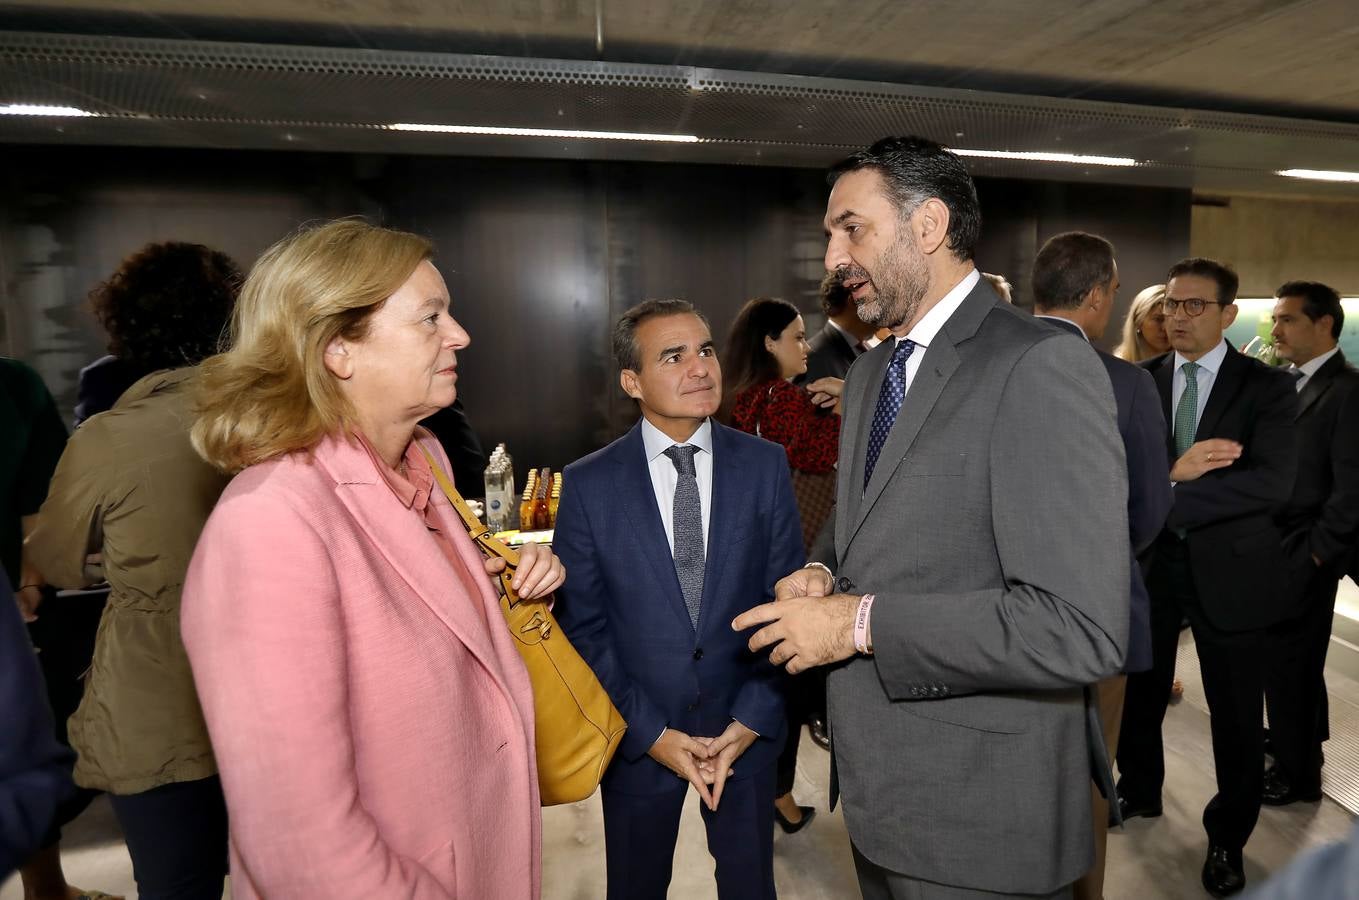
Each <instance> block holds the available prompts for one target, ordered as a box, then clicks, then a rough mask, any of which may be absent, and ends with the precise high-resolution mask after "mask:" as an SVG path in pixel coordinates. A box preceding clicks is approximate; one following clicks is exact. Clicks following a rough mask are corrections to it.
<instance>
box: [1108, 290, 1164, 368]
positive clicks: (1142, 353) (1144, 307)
mask: <svg viewBox="0 0 1359 900" xmlns="http://www.w3.org/2000/svg"><path fill="white" fill-rule="evenodd" d="M1165 298H1166V286H1165V285H1164V284H1153V285H1152V286H1151V287H1146V288H1143V289H1142V290H1140V291H1138V292H1137V296H1136V297H1134V298H1133V302H1132V306H1130V307H1128V318H1127V319H1126V320H1125V321H1124V322H1123V341H1122V343H1120V344H1119V345H1118V349H1117V350H1115V351H1114V355H1115V356H1117V357H1118V358H1119V359H1126V360H1127V361H1128V362H1141V361H1142V360H1144V359H1151V358H1152V357H1153V356H1156V355H1157V352H1156V351H1155V350H1153V349H1151V348H1150V347H1148V346H1147V342H1146V341H1145V340H1143V338H1142V323H1143V322H1145V321H1146V320H1147V316H1149V315H1151V314H1152V313H1153V312H1154V311H1155V310H1156V309H1157V308H1158V307H1159V306H1160V305H1161V302H1162V301H1163V300H1165Z"/></svg>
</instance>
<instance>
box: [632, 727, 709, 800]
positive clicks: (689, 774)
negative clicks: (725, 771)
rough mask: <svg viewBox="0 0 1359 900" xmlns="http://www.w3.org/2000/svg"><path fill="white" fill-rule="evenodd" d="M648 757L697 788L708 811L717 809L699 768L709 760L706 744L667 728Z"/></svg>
mask: <svg viewBox="0 0 1359 900" xmlns="http://www.w3.org/2000/svg"><path fill="white" fill-rule="evenodd" d="M647 755H648V756H650V757H651V758H652V759H654V760H656V762H658V763H660V764H661V765H663V766H665V767H666V768H667V769H669V770H670V771H672V772H674V773H675V774H676V775H678V776H679V777H680V778H683V779H684V780H685V781H688V782H689V783H690V784H692V785H693V786H694V787H695V788H697V789H698V796H699V797H700V798H701V799H702V800H703V802H704V804H706V805H707V807H708V809H715V808H716V806H717V804H715V803H713V796H712V792H710V791H709V790H708V782H707V780H706V779H705V778H704V777H703V773H702V772H700V771H699V768H698V764H699V761H700V760H706V759H707V758H708V746H707V745H706V744H704V743H703V742H702V741H698V740H695V739H694V738H692V737H690V736H689V735H687V734H685V733H684V732H682V731H676V730H675V729H673V728H667V729H665V731H662V732H661V736H660V737H659V738H657V739H656V743H654V744H652V745H651V749H650V750H648V751H647ZM724 777H725V776H724ZM714 780H715V779H714Z"/></svg>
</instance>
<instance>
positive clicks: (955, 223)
mask: <svg viewBox="0 0 1359 900" xmlns="http://www.w3.org/2000/svg"><path fill="white" fill-rule="evenodd" d="M860 169H873V170H874V171H876V172H877V173H878V174H879V175H881V176H882V180H883V183H884V184H885V185H886V186H887V192H888V195H889V196H890V197H891V199H892V202H893V204H894V205H895V206H896V208H897V213H898V214H899V215H901V216H902V217H903V218H905V217H906V216H909V215H910V214H911V213H913V212H915V209H916V207H918V206H919V205H920V204H922V203H924V202H925V201H926V200H928V199H930V198H931V197H937V198H939V200H941V201H942V202H943V204H944V205H945V206H947V207H948V246H949V249H950V250H952V251H953V255H954V256H956V257H957V258H958V259H960V260H967V259H972V258H973V256H974V255H975V253H976V249H977V241H978V239H980V237H981V204H980V203H978V202H977V187H976V185H974V184H973V183H972V176H971V175H968V174H967V166H965V165H963V161H962V158H961V157H959V156H957V155H956V154H954V153H950V152H949V151H948V150H946V149H944V147H943V146H941V145H939V144H936V143H935V142H934V141H931V140H926V139H925V138H920V137H889V138H883V139H882V140H880V141H878V142H877V143H876V144H874V145H873V146H871V147H869V148H868V149H867V150H860V151H859V152H858V153H855V154H854V155H853V156H851V157H849V158H847V159H844V160H842V161H840V162H839V163H836V165H835V166H834V167H833V168H832V169H831V170H830V174H829V175H828V176H827V179H826V180H827V181H828V182H829V183H830V184H831V185H832V186H833V185H834V184H835V182H837V181H839V180H840V176H841V175H844V174H846V173H848V172H856V171H858V170H860Z"/></svg>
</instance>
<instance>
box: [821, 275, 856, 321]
mask: <svg viewBox="0 0 1359 900" xmlns="http://www.w3.org/2000/svg"><path fill="white" fill-rule="evenodd" d="M852 299H853V298H851V297H850V295H849V288H847V287H845V283H844V282H843V281H841V280H840V276H839V275H838V274H836V273H835V272H827V273H826V277H825V278H823V279H821V311H822V312H823V313H825V314H826V315H827V316H838V315H840V313H842V312H844V311H845V307H847V306H849V304H850V302H851V300H852Z"/></svg>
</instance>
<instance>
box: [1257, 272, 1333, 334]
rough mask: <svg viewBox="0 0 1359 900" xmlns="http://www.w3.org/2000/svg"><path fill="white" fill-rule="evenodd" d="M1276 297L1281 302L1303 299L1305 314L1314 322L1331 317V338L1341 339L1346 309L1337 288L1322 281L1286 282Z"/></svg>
mask: <svg viewBox="0 0 1359 900" xmlns="http://www.w3.org/2000/svg"><path fill="white" fill-rule="evenodd" d="M1274 296H1275V297H1278V298H1279V299H1280V300H1282V299H1283V298H1284V297H1301V298H1302V312H1303V314H1304V315H1305V316H1307V318H1309V319H1311V320H1312V321H1313V322H1315V321H1316V320H1317V319H1320V318H1321V317H1322V316H1330V317H1331V337H1333V338H1336V339H1337V340H1338V339H1339V338H1340V332H1341V330H1342V329H1343V328H1344V327H1345V307H1343V306H1341V305H1340V294H1339V293H1338V292H1337V291H1336V289H1335V288H1333V287H1331V286H1330V285H1326V284H1322V283H1321V282H1320V281H1286V282H1284V283H1283V284H1281V285H1279V289H1278V290H1277V291H1275V292H1274Z"/></svg>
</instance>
